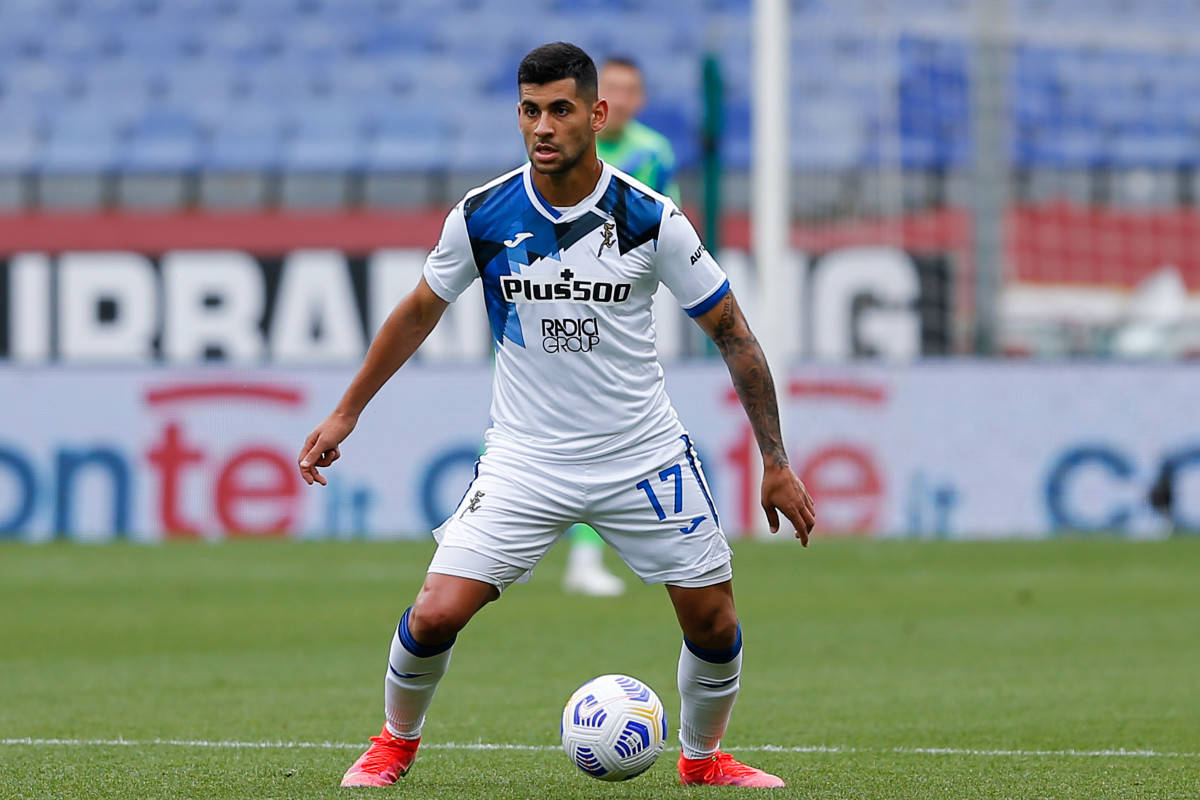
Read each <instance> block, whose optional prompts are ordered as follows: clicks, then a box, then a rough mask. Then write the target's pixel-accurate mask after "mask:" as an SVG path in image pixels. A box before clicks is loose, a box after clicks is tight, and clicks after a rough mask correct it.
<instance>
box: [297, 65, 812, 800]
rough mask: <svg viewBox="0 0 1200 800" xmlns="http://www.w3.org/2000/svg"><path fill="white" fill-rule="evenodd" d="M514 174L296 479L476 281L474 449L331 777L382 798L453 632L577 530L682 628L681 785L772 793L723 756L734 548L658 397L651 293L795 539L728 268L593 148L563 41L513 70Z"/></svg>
mask: <svg viewBox="0 0 1200 800" xmlns="http://www.w3.org/2000/svg"><path fill="white" fill-rule="evenodd" d="M517 84H518V88H519V103H518V106H517V111H518V120H519V128H520V130H521V134H522V136H523V137H524V140H525V147H526V150H527V152H528V154H529V163H527V164H525V165H523V166H521V167H519V168H518V169H515V170H513V171H512V172H509V173H507V174H505V175H502V176H500V177H499V178H496V179H495V180H493V181H492V182H491V183H488V184H486V185H484V186H481V187H479V188H478V189H474V190H472V191H470V192H468V193H467V195H466V197H465V198H464V199H463V200H462V202H460V203H459V204H458V205H457V206H455V207H454V209H453V210H452V211H451V212H450V214H449V216H448V217H447V219H446V223H445V226H444V227H443V228H442V235H441V239H440V240H439V242H438V244H437V247H436V248H435V249H434V251H433V252H432V253H431V254H430V255H429V257H428V259H427V260H426V262H425V267H424V270H423V274H422V278H421V280H420V281H419V282H418V284H417V286H416V288H415V289H414V290H413V291H412V293H410V294H409V295H408V296H407V297H405V298H404V299H403V300H401V301H400V303H399V304H398V305H397V306H396V308H395V309H394V310H393V311H392V313H391V315H390V316H389V317H388V319H387V320H386V322H385V323H384V324H383V326H382V327H381V328H380V330H379V332H378V334H376V336H375V339H374V341H373V342H372V343H371V346H370V348H369V349H368V351H367V355H366V358H365V360H364V362H363V365H362V367H361V368H360V369H359V371H358V373H357V374H356V375H355V377H354V379H353V380H352V381H351V383H350V386H349V387H348V388H347V389H346V391H345V393H344V395H343V396H342V399H341V400H340V401H339V403H338V405H337V407H336V408H335V409H334V411H333V412H332V413H331V414H330V415H329V416H328V417H327V418H326V419H325V420H324V421H323V422H321V423H320V424H319V425H318V426H317V427H316V429H314V430H313V432H312V433H310V434H309V436H308V438H307V439H306V440H305V442H304V446H303V448H302V449H301V451H300V456H299V459H298V461H299V468H300V473H301V476H302V477H303V478H304V480H305V481H306V482H307V483H308V484H310V485H311V484H313V483H314V482H316V483H320V484H324V483H325V480H326V479H325V477H324V475H322V474H321V472H320V470H319V468H323V467H328V466H330V465H332V464H333V463H334V462H335V461H336V460H337V459H338V458H339V456H340V445H341V443H342V442H343V440H345V439H346V437H347V436H348V435H349V434H350V432H351V431H352V430H353V429H354V427H355V424H356V422H357V420H358V417H359V415H360V414H361V413H362V411H363V409H364V408H365V407H366V405H367V403H368V401H369V400H370V399H371V398H372V397H373V396H374V395H375V393H376V392H377V391H378V390H379V388H380V387H381V386H383V384H384V383H385V382H386V381H387V380H388V378H389V377H391V375H392V374H393V373H395V371H396V370H397V369H399V368H400V366H401V365H403V364H404V363H405V361H407V360H408V358H409V357H410V356H411V355H412V354H413V352H414V351H415V350H416V349H417V346H418V345H419V344H420V343H421V342H422V341H423V340H424V339H425V337H426V336H427V335H428V334H429V332H430V331H431V330H432V329H433V327H434V326H435V325H436V324H437V322H438V319H439V317H440V316H441V315H442V313H443V311H445V309H446V306H447V305H448V304H449V303H451V302H453V301H454V299H455V298H457V297H458V296H459V295H460V294H461V293H462V292H463V290H465V289H466V288H467V287H468V286H469V285H470V284H471V283H472V282H473V281H475V280H476V279H479V280H482V281H483V287H484V304H485V306H486V309H487V314H488V318H489V320H490V322H491V330H492V337H493V340H494V344H495V350H496V365H495V371H494V378H493V387H492V408H491V418H492V426H491V427H490V428H489V429H488V431H487V433H486V436H485V441H486V444H487V449H486V451H485V452H484V454H483V455H482V457H481V458H480V460H479V463H478V466H477V470H476V476H475V478H474V479H473V480H472V481H471V483H470V485H469V486H468V487H467V490H466V493H465V494H464V496H463V499H462V502H461V503H459V506H458V508H457V509H455V511H454V513H453V514H452V515H451V516H450V518H449V519H447V520H446V521H445V522H444V523H443V524H442V525H441V526H440V527H439V528H438V529H437V530H436V531H435V532H434V534H435V537H436V538H437V540H438V547H437V550H436V551H435V552H434V555H433V559H432V561H431V563H430V565H429V569H428V573H427V575H426V577H425V582H424V584H423V585H422V587H421V589H420V591H419V592H418V594H417V597H416V600H415V602H414V603H413V604H412V605H411V606H410V607H409V608H408V609H407V610H405V612H404V613H403V615H402V616H401V617H400V623H399V626H398V627H397V629H396V632H395V634H394V635H393V636H392V642H391V650H390V652H389V657H388V669H387V673H386V675H385V681H384V725H383V729H382V730H381V731H380V733H379V735H378V736H372V737H371V746H370V747H369V748H368V749H367V750H366V752H364V753H363V754H362V756H360V757H359V758H358V760H357V761H355V762H354V763H353V764H352V765H351V766H350V768H349V769H348V770H347V771H346V774H345V775H344V776H343V778H342V785H343V786H383V785H388V784H391V783H393V782H395V781H396V779H397V778H398V777H399V776H401V775H403V774H405V772H407V771H408V769H409V768H410V767H411V766H412V764H413V760H414V758H415V757H416V753H417V747H418V745H419V744H420V741H421V730H422V726H423V724H424V722H425V713H426V710H427V709H428V708H429V705H430V703H431V701H432V700H433V695H434V691H435V690H436V689H437V685H438V682H439V681H440V680H441V678H442V675H444V674H445V672H446V668H447V666H448V664H449V662H450V654H451V652H452V649H453V647H454V642H455V639H456V637H457V636H458V633H459V632H460V631H461V630H462V629H463V628H464V627H465V626H466V624H467V622H468V621H470V619H471V617H472V616H474V615H475V613H476V612H478V611H479V610H480V609H481V608H482V607H483V606H484V605H486V604H487V603H489V602H491V601H493V600H495V599H497V598H498V597H499V596H500V594H501V592H503V591H504V589H505V588H507V587H508V586H509V585H510V584H512V583H513V582H514V581H516V580H518V579H519V578H521V577H522V576H523V575H524V574H525V573H527V572H528V571H529V570H530V569H532V568H533V566H534V565H535V564H537V562H538V560H539V559H540V558H541V557H542V556H543V555H544V554H545V553H546V551H547V550H548V549H549V548H550V546H551V545H552V544H553V543H554V541H555V540H556V539H557V538H558V537H559V536H560V535H561V534H562V533H563V531H565V530H566V529H567V528H568V527H570V526H571V525H572V524H574V523H576V522H581V521H582V522H587V523H589V524H590V525H592V527H594V528H595V529H596V531H597V532H599V533H600V535H601V536H603V537H604V539H605V541H607V542H608V543H609V544H610V545H611V546H612V547H613V549H614V550H615V551H616V552H617V553H618V554H619V555H620V557H621V558H622V559H623V560H624V561H625V563H626V564H628V565H629V567H630V568H631V569H632V570H633V572H634V573H635V574H637V576H638V577H639V578H641V579H642V580H643V581H645V582H647V583H663V584H665V585H666V590H667V595H668V597H669V598H670V600H671V602H672V604H673V605H674V608H675V614H676V617H677V618H678V620H679V625H680V628H681V629H682V631H683V645H682V647H681V648H680V654H679V669H678V687H679V693H680V695H681V711H680V717H679V738H680V743H681V750H682V752H681V754H680V758H679V762H678V769H679V776H680V780H681V782H682V783H684V784H705V785H736V786H783V785H784V783H783V781H782V780H780V779H779V778H777V777H775V776H774V775H770V774H768V773H766V772H763V771H761V770H758V769H755V768H754V767H750V766H747V765H745V764H742V763H740V762H738V761H736V760H734V759H733V758H732V757H730V756H729V755H728V754H726V753H723V752H721V751H720V749H719V745H720V740H721V737H722V735H723V734H724V733H725V728H726V726H727V724H728V722H729V717H730V713H731V712H732V710H733V703H734V699H735V698H736V696H737V693H738V687H739V678H740V675H741V667H742V631H741V626H740V625H739V623H738V617H737V613H736V611H735V609H734V603H733V587H732V577H733V571H732V568H731V566H730V549H729V545H728V543H727V541H726V539H725V535H724V533H723V532H722V530H721V526H720V521H719V519H718V517H717V510H716V508H715V507H714V506H713V501H712V496H711V494H710V493H709V490H708V484H707V482H706V481H705V478H704V472H703V470H702V469H701V467H700V462H699V460H698V459H697V458H696V449H695V447H694V446H693V444H692V441H691V439H690V438H689V436H688V434H687V431H686V430H685V429H684V427H683V425H682V424H681V423H680V421H679V419H678V417H677V416H676V415H675V411H674V410H673V409H672V407H671V403H670V401H669V400H668V398H667V395H666V392H665V390H664V386H663V373H662V368H661V367H660V366H659V364H658V360H657V358H656V355H655V349H654V328H653V322H652V315H651V309H650V299H651V295H652V294H653V293H654V290H655V289H656V287H657V286H658V284H659V282H660V281H661V282H663V283H665V284H666V285H667V286H668V287H669V288H670V289H671V291H672V293H673V294H674V295H675V297H676V298H678V299H679V300H680V302H681V304H682V305H683V307H684V309H685V310H686V311H687V313H688V314H690V315H691V316H692V317H693V318H694V319H695V320H696V321H697V322H698V323H699V325H700V327H701V328H703V329H704V331H706V332H707V333H708V335H709V336H710V337H712V339H713V341H714V342H715V343H716V345H717V347H718V348H719V350H720V352H721V354H722V356H723V357H724V359H725V362H726V364H727V366H728V368H729V372H730V376H731V377H732V379H733V384H734V387H735V388H736V390H737V393H738V397H739V398H740V399H741V402H742V406H743V407H744V408H745V410H746V414H747V416H748V417H749V420H750V424H751V427H752V428H753V430H754V434H755V437H756V439H757V442H758V446H759V450H760V451H761V453H762V457H763V479H762V490H761V499H762V506H763V510H764V511H765V513H766V517H767V521H768V523H769V525H770V528H771V530H772V532H774V531H777V530H778V529H779V514H780V513H782V514H783V515H784V516H785V517H786V518H787V519H788V520H789V521H790V522H791V524H792V525H793V526H794V528H795V535H796V538H798V539H800V541H801V542H802V543H803V544H805V545H807V543H808V537H809V533H810V532H811V530H812V527H813V524H814V510H813V504H812V499H811V498H810V497H809V496H808V492H807V491H806V490H805V488H804V485H803V484H802V483H801V482H800V480H799V478H797V477H796V474H795V473H794V472H793V471H792V469H791V468H790V466H789V465H788V459H787V454H786V453H785V451H784V447H783V441H782V437H781V434H780V430H779V414H778V407H777V405H776V399H775V387H774V384H773V382H772V379H771V375H770V372H769V371H768V369H767V363H766V360H765V359H764V357H763V353H762V350H761V348H760V347H759V345H758V342H757V340H756V339H755V338H754V335H753V334H752V333H751V332H750V328H749V327H748V326H747V324H746V320H745V318H744V317H743V316H742V313H741V311H740V310H739V308H738V304H737V301H736V300H735V299H734V297H733V294H732V293H731V292H730V291H729V282H728V281H727V280H726V278H725V275H724V273H722V271H721V270H720V268H719V267H718V266H717V264H716V262H715V261H714V260H713V258H712V257H711V255H709V254H708V253H707V252H706V251H705V249H704V246H703V245H702V244H701V243H700V240H699V238H698V237H697V235H696V232H695V230H693V228H692V226H691V224H690V223H689V222H688V220H687V218H686V217H685V216H684V215H683V214H682V213H681V212H680V211H679V209H678V208H677V207H676V206H675V203H674V202H672V201H671V200H670V199H669V198H667V197H665V196H664V195H661V194H658V193H656V192H654V191H652V190H651V189H649V188H648V187H646V186H645V185H644V184H642V183H639V182H638V181H636V180H634V179H633V178H630V177H629V176H628V175H625V174H624V173H621V172H619V171H617V170H615V169H613V168H612V167H611V166H608V165H606V164H604V163H603V162H601V161H600V160H599V159H598V158H597V157H596V143H595V137H596V132H597V131H599V130H601V129H602V128H603V127H604V123H605V118H606V116H607V113H608V107H607V104H606V103H605V102H604V101H603V100H601V99H599V97H598V94H597V88H596V68H595V65H594V64H593V63H592V60H591V58H589V57H588V55H587V54H586V53H585V52H583V51H582V50H580V49H579V48H578V47H575V46H574V45H571V44H566V43H563V42H556V43H553V44H547V45H543V46H541V47H538V48H536V49H534V50H533V51H531V52H530V53H529V54H528V55H526V56H525V58H524V60H522V62H521V64H520V67H519V68H518V71H517Z"/></svg>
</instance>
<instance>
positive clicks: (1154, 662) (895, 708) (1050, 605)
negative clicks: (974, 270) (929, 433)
mask: <svg viewBox="0 0 1200 800" xmlns="http://www.w3.org/2000/svg"><path fill="white" fill-rule="evenodd" d="M563 550H564V548H562V547H559V548H556V549H555V551H554V552H552V553H551V555H550V557H549V558H548V559H547V561H546V563H545V564H543V565H542V566H540V567H539V568H538V570H537V571H536V572H535V575H534V580H533V581H532V582H531V583H529V584H528V585H523V586H522V585H518V586H515V587H513V589H511V590H510V591H509V592H508V593H507V595H506V596H505V597H504V598H503V599H502V600H501V601H500V602H499V603H496V604H494V605H492V606H490V607H488V608H487V609H485V610H484V611H483V612H482V614H481V615H480V616H479V617H478V618H477V619H476V620H475V621H474V622H473V623H472V625H471V626H470V627H469V628H468V629H467V631H466V632H465V633H464V634H463V635H462V636H461V637H460V641H459V643H458V645H457V647H456V648H455V652H454V659H453V663H452V665H451V668H450V672H449V674H448V675H447V677H446V678H445V680H444V681H443V683H442V685H441V688H440V689H439V691H438V697H437V699H436V700H435V702H434V705H433V708H432V710H431V713H430V720H429V722H428V724H427V726H426V731H425V741H424V744H423V746H422V750H421V755H420V756H419V757H418V760H417V764H416V766H415V767H414V769H413V771H412V772H411V773H410V775H409V776H408V777H407V778H404V779H402V780H401V781H400V783H399V784H398V785H397V786H396V787H392V788H389V789H383V790H344V789H339V788H338V786H337V782H338V780H339V779H340V777H341V774H342V772H343V771H344V769H345V768H346V766H347V765H348V764H349V763H350V762H351V761H352V760H353V759H354V758H355V757H356V756H357V755H358V753H359V752H360V750H361V749H362V747H363V746H364V743H365V740H366V737H367V736H369V735H371V734H373V733H376V732H377V731H378V729H379V726H380V723H381V719H382V708H381V706H382V684H383V673H384V669H385V660H386V654H387V647H388V643H389V639H390V636H391V632H392V629H393V626H394V625H395V624H396V620H397V619H398V618H399V615H400V613H401V611H403V609H404V607H405V606H407V605H408V604H409V602H411V599H412V597H413V595H414V593H415V592H416V589H417V587H418V586H419V585H420V581H421V577H422V575H423V573H424V568H425V566H426V564H427V562H428V558H429V555H430V554H431V552H432V543H425V542H408V543H362V542H354V543H298V542H245V543H230V544H225V545H220V546H211V545H199V544H197V545H165V546H156V547H146V546H129V545H114V546H107V547H89V546H79V545H74V546H72V545H52V546H35V547H27V546H19V545H14V546H4V547H0V609H2V611H0V676H2V677H0V698H2V699H0V797H4V798H10V797H13V798H50V797H54V798H88V799H89V800H93V799H98V798H151V797H153V798H173V797H204V798H218V799H219V798H250V797H254V798H309V797H313V798H316V797H341V798H345V797H348V796H350V795H352V794H361V795H363V796H365V795H366V794H374V795H378V796H380V797H409V796H411V797H422V798H454V799H455V800H462V798H468V797H480V798H569V797H580V798H601V797H603V798H616V797H620V798H660V797H667V798H669V797H691V798H695V797H696V796H697V794H705V795H708V794H709V793H713V794H714V795H715V794H716V793H722V794H730V795H737V796H744V795H746V793H747V792H748V791H749V792H750V793H751V794H756V792H755V791H754V790H703V789H702V790H694V789H692V790H685V789H682V788H680V787H679V786H677V784H676V777H675V772H674V759H675V755H676V752H675V751H674V749H673V748H669V749H668V750H667V752H666V753H665V754H664V756H663V758H661V759H660V760H659V762H658V763H657V764H656V765H655V766H654V767H653V768H652V769H651V770H650V772H648V773H647V774H645V775H643V776H641V777H640V778H637V779H636V780H633V781H631V782H628V783H623V784H615V785H610V784H603V783H600V782H598V781H594V780H592V779H590V778H588V777H586V776H584V775H583V774H582V773H579V772H577V771H576V770H575V768H574V767H572V766H571V765H570V764H569V763H568V762H567V760H566V758H565V756H564V755H563V754H562V752H561V751H560V750H558V749H557V734H558V716H559V713H560V710H561V708H562V704H563V703H564V702H565V700H566V698H567V697H568V696H569V695H570V693H571V691H572V690H573V689H575V687H576V686H578V685H579V684H580V683H582V682H583V681H584V680H586V679H587V678H590V677H592V676H594V675H597V674H601V673H604V672H627V673H630V674H632V675H635V676H637V677H639V678H641V679H643V680H645V681H647V682H648V683H650V685H651V686H653V687H654V688H655V689H656V690H657V691H658V693H659V694H660V696H662V698H663V701H664V702H665V703H666V704H667V707H668V710H669V713H670V715H671V721H672V726H673V725H674V722H675V721H676V720H677V719H678V704H679V700H678V695H677V693H676V691H675V674H674V673H675V663H676V658H677V655H678V651H679V646H680V639H679V634H678V629H677V628H676V625H675V621H674V616H673V614H672V612H671V610H670V607H669V604H668V602H667V599H666V596H665V592H664V591H663V590H662V589H661V587H643V586H641V585H640V584H637V585H634V584H632V583H631V585H630V592H629V593H628V594H627V595H626V596H624V597H622V598H620V599H616V600H595V599H587V598H579V597H573V596H566V595H563V594H562V593H561V592H560V590H559V578H560V576H561V572H562V563H563V555H564V553H563ZM735 552H736V556H735V562H734V564H735V572H736V575H737V578H736V581H735V586H736V592H737V600H738V607H739V611H740V614H741V617H742V623H743V628H744V632H745V641H746V661H745V666H744V670H743V679H742V694H741V697H740V699H739V701H738V705H737V707H736V709H735V710H734V717H733V723H732V726H731V727H730V730H729V733H728V735H727V736H726V739H725V742H724V744H725V747H726V748H727V749H729V750H731V751H732V752H734V753H735V754H737V755H738V756H740V757H742V758H743V759H744V760H746V761H748V762H749V763H752V764H755V765H757V766H761V767H763V768H765V769H768V770H771V771H773V772H776V773H777V774H779V775H781V776H783V777H784V779H785V780H787V781H788V784H789V785H788V788H786V789H783V790H777V791H774V792H772V793H771V796H772V797H776V798H788V797H798V798H799V797H803V798H956V799H957V798H1021V800H1029V799H1030V798H1080V800H1085V799H1086V800H1093V799H1095V798H1172V799H1174V798H1180V799H1181V800H1182V798H1194V797H1197V796H1200V540H1195V539H1191V540H1173V541H1168V542H1159V543H1144V544H1137V543H1129V542H1122V541H1115V540H1079V539H1076V540H1058V541H1050V542H1038V543H1030V542H1025V543H1022V542H1009V543H917V542H865V541H856V542H842V541H823V540H821V539H819V538H818V539H817V540H816V541H815V542H814V545H813V547H811V548H809V549H808V550H802V549H801V548H800V547H799V546H798V545H796V544H795V543H794V542H766V543H758V542H742V543H739V544H737V545H736V547H735ZM611 559H612V557H611V554H610V560H611ZM620 569H621V571H622V573H623V574H624V568H620ZM672 737H674V730H672ZM491 745H519V746H521V748H520V749H491V748H490V747H489V746H491Z"/></svg>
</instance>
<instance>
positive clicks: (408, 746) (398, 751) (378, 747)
mask: <svg viewBox="0 0 1200 800" xmlns="http://www.w3.org/2000/svg"><path fill="white" fill-rule="evenodd" d="M420 744H421V740H420V739H400V738H397V737H395V736H392V734H391V733H390V732H389V731H388V729H387V725H384V726H383V730H382V731H380V732H379V735H378V736H372V737H371V746H370V747H368V748H367V752H365V753H363V754H362V755H361V756H359V757H358V761H355V762H354V763H353V764H351V765H350V769H348V770H346V774H345V775H343V776H342V786H391V785H392V784H393V783H395V782H396V779H397V778H399V777H401V776H402V775H404V773H406V772H408V770H409V768H410V767H411V766H412V763H413V761H414V760H415V759H416V757H417V746H418V745H420Z"/></svg>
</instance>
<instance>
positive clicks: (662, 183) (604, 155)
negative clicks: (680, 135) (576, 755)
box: [596, 56, 680, 203]
mask: <svg viewBox="0 0 1200 800" xmlns="http://www.w3.org/2000/svg"><path fill="white" fill-rule="evenodd" d="M600 96H601V97H603V98H604V99H606V100H608V125H606V126H605V128H604V130H602V131H600V134H599V135H598V136H597V137H596V153H597V154H598V155H599V156H600V160H601V161H604V162H605V163H608V164H612V165H613V166H614V167H616V168H617V169H619V170H621V171H622V172H625V173H628V174H629V175H632V176H633V177H635V178H637V179H638V180H639V181H641V182H642V183H644V184H646V185H647V186H649V187H650V188H651V189H653V190H654V191H656V192H662V193H663V194H665V195H667V196H668V197H670V198H671V199H672V200H674V201H675V202H676V203H679V202H680V198H679V185H678V184H677V183H676V182H675V151H674V150H673V149H672V148H671V142H670V141H669V140H668V139H667V137H665V136H663V135H662V134H661V133H659V132H658V131H656V130H654V129H653V128H651V127H649V126H648V125H644V124H642V123H641V122H638V121H637V119H635V117H637V115H638V114H639V113H640V112H641V110H642V108H644V107H645V105H646V87H645V82H644V81H643V80H642V72H641V70H640V69H638V66H637V64H636V63H634V61H633V60H632V59H629V58H624V57H619V56H618V57H613V58H610V59H608V60H607V61H605V62H604V66H602V67H601V68H600Z"/></svg>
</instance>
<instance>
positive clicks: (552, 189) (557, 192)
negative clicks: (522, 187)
mask: <svg viewBox="0 0 1200 800" xmlns="http://www.w3.org/2000/svg"><path fill="white" fill-rule="evenodd" d="M603 171H604V165H603V164H601V163H600V159H599V158H597V157H596V154H595V153H591V154H589V155H585V156H584V157H583V158H581V159H579V162H578V163H577V164H575V166H573V167H571V169H569V170H567V171H566V172H563V173H561V174H558V175H546V174H544V173H541V172H538V171H537V170H536V169H535V170H533V173H532V175H531V178H532V179H533V185H534V187H535V188H537V190H538V193H539V194H540V195H541V196H542V197H543V198H544V199H545V200H546V202H547V203H549V204H550V205H552V206H558V207H560V208H565V207H567V206H574V205H578V204H579V203H580V202H582V201H583V199H584V198H585V197H587V196H588V195H589V194H591V193H592V192H593V191H595V189H596V184H597V183H598V182H599V181H600V174H601V173H602V172H603Z"/></svg>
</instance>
